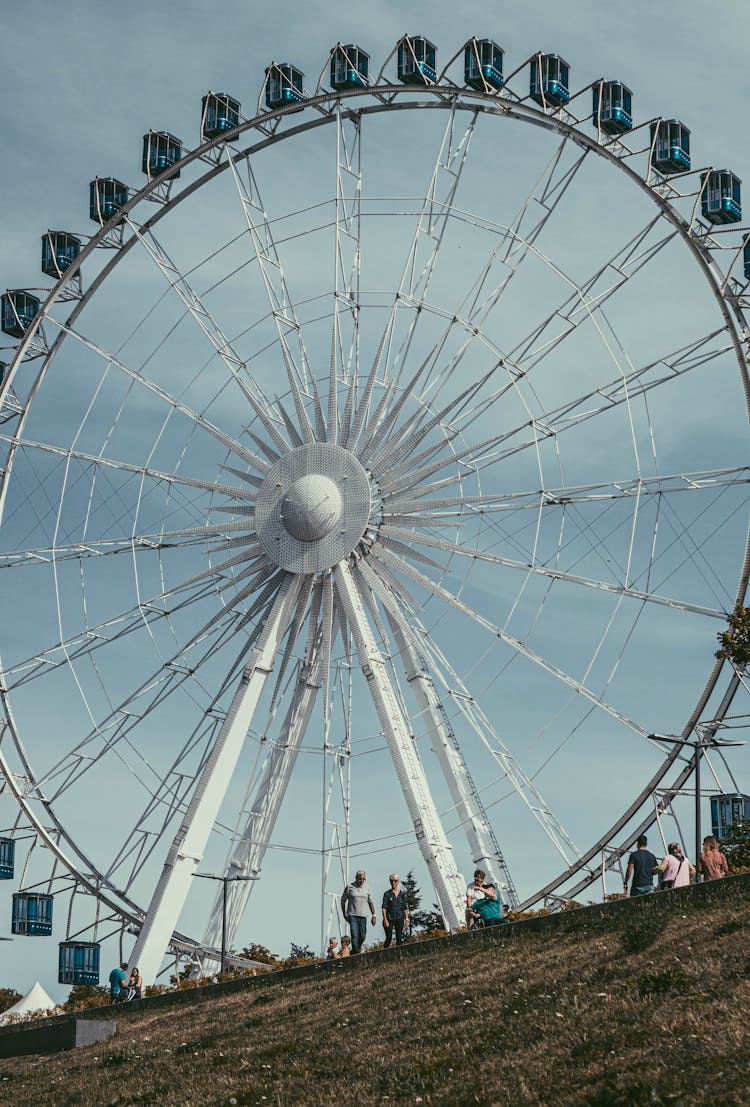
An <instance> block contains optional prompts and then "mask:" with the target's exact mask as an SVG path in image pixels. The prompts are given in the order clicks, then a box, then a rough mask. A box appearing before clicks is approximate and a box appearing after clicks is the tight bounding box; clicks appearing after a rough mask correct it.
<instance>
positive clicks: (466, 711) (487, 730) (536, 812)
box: [414, 618, 594, 865]
mask: <svg viewBox="0 0 750 1107" xmlns="http://www.w3.org/2000/svg"><path fill="white" fill-rule="evenodd" d="M414 625H415V627H416V628H417V629H418V632H419V635H420V642H421V644H423V645H424V649H425V652H426V654H427V656H428V658H431V659H433V662H434V668H435V673H436V675H437V677H438V680H439V681H440V684H441V685H442V687H444V689H445V691H446V694H447V695H448V696H450V699H451V702H452V703H454V704H455V706H456V710H457V711H458V712H459V713H460V714H461V715H463V716H465V717H466V718H467V721H468V722H469V724H470V726H471V728H472V731H473V732H475V733H476V734H477V736H478V737H479V739H480V742H481V743H482V745H483V746H485V747H486V748H487V751H488V753H489V754H490V755H491V756H492V758H493V759H494V761H496V762H497V763H498V765H499V766H500V767H501V768H502V770H503V772H504V774H506V775H507V777H508V780H509V782H510V784H511V785H512V787H513V789H514V792H515V793H517V795H519V796H520V797H521V799H522V800H523V803H524V804H525V806H527V807H528V808H529V810H530V811H531V814H532V816H533V817H534V819H535V820H537V821H538V824H539V825H540V827H541V828H542V830H543V831H544V832H545V834H546V835H548V837H549V838H550V840H551V841H552V844H553V846H554V847H555V849H556V850H558V852H559V853H560V856H561V857H562V858H563V860H564V861H565V863H566V865H570V859H571V858H576V857H577V858H580V857H581V850H580V849H579V848H577V846H576V845H575V842H574V840H573V838H572V837H571V835H570V834H569V832H567V830H566V829H565V827H564V826H563V825H562V823H561V821H560V819H559V818H558V817H556V816H555V815H554V813H553V811H552V808H551V807H550V806H549V804H548V803H546V801H545V800H544V799H543V797H542V795H541V793H540V792H539V788H538V787H537V785H535V784H534V783H533V780H532V778H531V777H530V776H529V775H528V774H527V773H525V772H524V770H523V768H522V766H521V765H520V763H519V761H518V758H517V757H514V755H513V754H512V752H511V751H510V749H509V747H508V746H507V745H506V743H504V742H503V741H502V738H501V737H500V735H499V734H498V732H497V728H496V727H494V726H493V725H492V723H491V722H490V720H489V718H488V717H487V714H486V713H485V712H483V711H482V708H481V706H480V704H479V702H478V700H477V699H476V696H473V695H471V693H470V691H469V689H468V687H467V686H466V684H465V683H463V681H462V680H461V679H460V676H459V674H458V673H457V672H456V670H455V668H454V666H452V665H451V664H450V662H449V660H448V659H447V656H446V655H445V654H444V653H442V651H441V650H440V648H439V645H438V644H437V642H435V641H433V640H431V639H430V638H429V635H428V634H427V633H426V631H425V628H424V627H423V624H421V623H420V621H419V620H418V618H417V619H416V622H415V623H414ZM446 673H447V674H448V676H449V677H450V681H448V679H447V676H446ZM588 710H590V711H594V707H593V706H591V707H590V708H588Z"/></svg>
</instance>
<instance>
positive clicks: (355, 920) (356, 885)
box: [341, 869, 378, 953]
mask: <svg viewBox="0 0 750 1107" xmlns="http://www.w3.org/2000/svg"><path fill="white" fill-rule="evenodd" d="M366 878H367V873H366V872H365V871H364V869H358V871H357V874H356V876H355V877H354V880H353V881H352V882H351V883H350V884H347V886H346V888H344V891H343V893H342V896H341V911H342V913H343V915H344V918H345V919H346V921H347V922H348V923H349V930H350V931H351V935H352V953H359V951H360V950H361V949H362V946H363V945H364V943H365V935H366V934H367V915H368V911H369V914H370V917H371V919H372V925H373V926H374V925H375V923H376V922H377V921H378V920H377V918H376V915H375V904H374V903H373V902H372V893H371V892H370V889H369V887H368V886H367V884H366V883H365V881H366Z"/></svg>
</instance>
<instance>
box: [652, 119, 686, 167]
mask: <svg viewBox="0 0 750 1107" xmlns="http://www.w3.org/2000/svg"><path fill="white" fill-rule="evenodd" d="M651 143H652V154H651V163H652V165H653V166H654V168H655V169H658V170H659V172H660V173H685V172H686V171H687V170H688V169H690V131H689V130H688V128H687V127H686V126H685V125H684V124H683V123H680V121H679V120H678V119H662V120H660V121H659V122H658V123H652V124H651Z"/></svg>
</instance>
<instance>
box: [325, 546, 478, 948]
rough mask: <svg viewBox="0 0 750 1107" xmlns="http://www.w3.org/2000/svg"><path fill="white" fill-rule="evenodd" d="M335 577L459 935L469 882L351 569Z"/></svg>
mask: <svg viewBox="0 0 750 1107" xmlns="http://www.w3.org/2000/svg"><path fill="white" fill-rule="evenodd" d="M334 573H335V575H336V588H337V591H338V595H339V598H340V600H341V604H342V606H343V608H344V610H345V612H346V617H347V620H348V622H349V626H350V627H351V631H352V634H353V636H354V640H355V643H356V646H357V654H358V656H359V663H360V666H361V668H362V672H363V673H364V675H365V678H366V680H367V683H368V686H369V689H370V694H371V696H372V699H373V703H374V704H375V710H376V711H377V714H378V719H379V720H380V725H381V727H382V728H383V733H384V735H385V738H386V741H387V743H388V748H389V750H390V752H391V757H392V758H393V764H394V767H395V769H396V776H397V777H398V782H399V784H400V785H401V790H402V792H403V794H404V799H405V800H406V806H407V807H408V809H409V814H410V816H411V819H412V822H413V824H414V830H415V833H416V836H417V844H418V845H419V849H420V851H421V853H422V857H423V858H424V861H425V864H426V865H427V869H428V871H429V874H430V878H431V880H432V885H433V888H434V889H435V894H436V896H437V898H438V902H439V904H440V909H441V911H442V914H443V918H444V919H445V921H446V924H447V925H448V927H449V929H451V930H455V929H457V927H459V926H463V924H464V906H463V905H464V900H465V895H466V885H465V883H464V879H463V877H462V876H461V874H460V873H459V871H458V869H457V868H456V864H455V861H454V860H453V851H452V849H451V846H450V843H449V842H448V839H447V837H446V835H445V831H444V830H443V827H442V825H441V823H440V818H439V816H438V813H437V810H436V808H435V804H434V801H433V799H432V796H431V795H430V789H429V785H428V783H427V778H426V776H425V772H424V769H423V767H422V763H421V761H420V760H419V754H418V753H417V748H416V744H415V742H414V738H413V736H412V734H411V733H410V731H409V728H408V726H407V723H406V720H405V719H404V717H403V714H402V712H401V709H400V707H399V703H398V699H397V698H396V695H395V693H394V690H393V687H392V685H391V681H390V678H389V676H388V672H387V670H386V666H385V662H384V660H383V658H382V656H381V654H380V651H379V649H378V647H377V643H376V641H375V636H374V635H373V633H372V628H371V627H370V623H369V620H368V618H367V614H366V612H365V608H364V605H363V603H362V600H361V598H360V596H359V592H358V590H357V586H356V584H355V583H354V581H353V579H352V574H351V569H350V568H349V566H348V565H347V563H346V562H344V561H342V562H341V563H340V564H339V565H337V566H336V568H335V569H334Z"/></svg>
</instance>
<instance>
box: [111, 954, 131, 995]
mask: <svg viewBox="0 0 750 1107" xmlns="http://www.w3.org/2000/svg"><path fill="white" fill-rule="evenodd" d="M127 967H128V966H127V965H126V964H125V962H124V961H123V963H122V964H121V965H120V967H119V969H112V972H111V973H110V974H109V998H110V1000H111V1002H112V1003H119V1002H120V1000H121V999H123V998H124V993H125V969H126V968H127Z"/></svg>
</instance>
